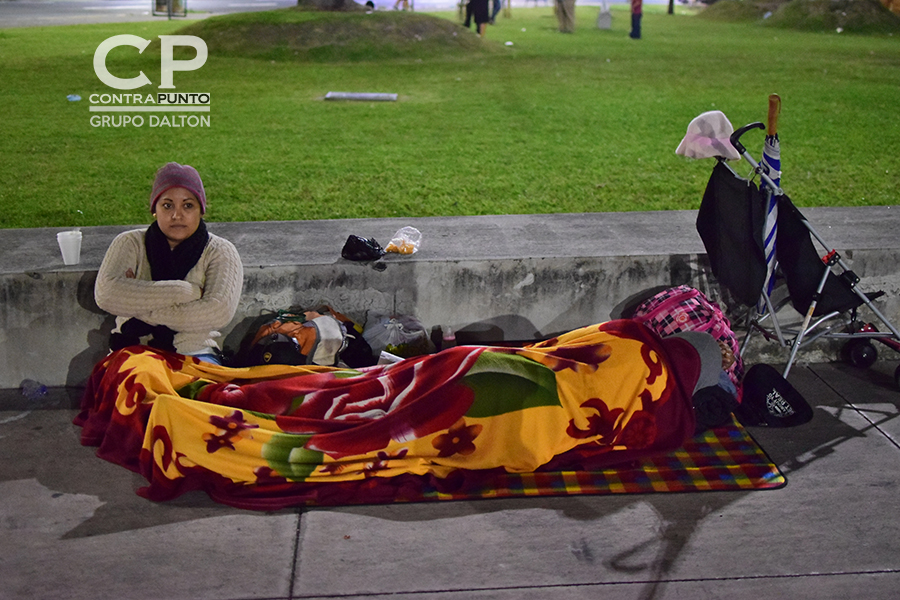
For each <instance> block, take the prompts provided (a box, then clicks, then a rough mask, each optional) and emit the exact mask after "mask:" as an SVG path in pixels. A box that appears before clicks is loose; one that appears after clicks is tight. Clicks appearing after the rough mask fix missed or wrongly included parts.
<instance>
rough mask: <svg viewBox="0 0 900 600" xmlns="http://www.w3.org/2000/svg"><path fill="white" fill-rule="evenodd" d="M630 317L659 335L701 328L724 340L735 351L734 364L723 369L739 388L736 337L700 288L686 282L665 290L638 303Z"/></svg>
mask: <svg viewBox="0 0 900 600" xmlns="http://www.w3.org/2000/svg"><path fill="white" fill-rule="evenodd" d="M632 318H633V319H634V320H635V321H640V322H641V323H643V324H644V325H646V326H647V327H649V328H650V329H652V330H653V331H655V332H656V333H658V334H659V335H661V336H662V337H666V336H669V335H672V334H675V333H679V332H682V331H703V332H706V333H709V334H710V335H712V336H713V337H714V338H716V340H718V341H720V342H724V343H725V344H727V345H728V347H729V348H731V351H732V352H733V353H734V363H733V364H732V365H731V366H730V367H729V368H728V369H726V371H725V372H726V373H728V377H729V378H730V379H731V381H732V383H734V385H735V387H737V389H738V390H740V389H741V380H743V378H744V363H743V361H742V360H741V355H740V346H738V341H737V336H735V335H734V331H732V329H731V322H729V320H728V318H727V317H726V316H725V314H724V313H723V312H722V309H720V308H719V306H718V305H717V304H716V303H715V302H712V301H710V300H709V299H708V298H707V297H706V296H704V295H703V292H701V291H700V290H696V289H694V288H692V287H688V286H686V285H679V286H676V287H672V288H668V289H665V290H663V291H661V292H659V293H658V294H656V295H655V296H652V297H651V298H648V299H647V300H644V301H643V302H642V303H641V304H639V305H638V307H637V308H636V309H635V311H634V315H632Z"/></svg>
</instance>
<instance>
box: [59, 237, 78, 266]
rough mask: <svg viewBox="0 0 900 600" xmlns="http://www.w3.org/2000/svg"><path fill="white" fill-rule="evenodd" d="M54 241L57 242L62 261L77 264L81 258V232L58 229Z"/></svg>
mask: <svg viewBox="0 0 900 600" xmlns="http://www.w3.org/2000/svg"><path fill="white" fill-rule="evenodd" d="M56 241H57V242H59V250H60V251H61V252H62V257H63V263H64V264H67V265H77V264H78V262H79V261H80V260H81V232H80V231H60V232H59V233H57V234H56Z"/></svg>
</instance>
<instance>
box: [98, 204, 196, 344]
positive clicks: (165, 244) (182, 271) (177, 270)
mask: <svg viewBox="0 0 900 600" xmlns="http://www.w3.org/2000/svg"><path fill="white" fill-rule="evenodd" d="M208 242H209V232H208V231H207V230H206V223H205V222H204V221H203V219H201V220H200V225H199V226H198V227H197V231H195V232H194V233H193V235H191V237H189V238H187V239H186V240H184V241H182V242H181V243H180V244H178V245H177V246H175V248H170V247H169V240H168V238H166V236H165V234H163V232H162V230H161V229H160V228H159V224H158V223H157V222H156V221H154V222H153V224H152V225H150V227H149V228H147V233H146V234H145V235H144V246H145V247H146V248H147V261H148V262H149V263H150V276H151V278H152V279H153V281H167V280H177V279H184V278H185V277H187V274H188V273H189V272H190V270H191V269H193V268H194V265H196V264H197V261H199V260H200V255H201V254H203V250H204V249H205V248H206V244H207V243H208ZM145 335H150V336H152V339H151V340H150V342H149V344H150V346H152V347H153V348H157V349H159V350H170V351H174V350H175V344H174V340H175V332H174V331H172V330H171V329H169V328H168V327H166V326H165V325H155V326H154V325H150V324H148V323H145V322H144V321H141V320H140V319H136V318H131V319H128V320H127V321H125V323H123V324H122V327H121V333H113V334H112V335H110V337H109V346H110V348H111V349H112V350H119V349H121V348H126V347H128V346H135V345H138V344H140V343H141V342H140V338H141V337H143V336H145Z"/></svg>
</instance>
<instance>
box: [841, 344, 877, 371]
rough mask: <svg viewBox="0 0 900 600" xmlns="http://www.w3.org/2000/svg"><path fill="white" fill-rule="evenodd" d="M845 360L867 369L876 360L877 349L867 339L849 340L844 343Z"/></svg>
mask: <svg viewBox="0 0 900 600" xmlns="http://www.w3.org/2000/svg"><path fill="white" fill-rule="evenodd" d="M844 358H845V360H846V361H847V362H848V363H850V364H851V365H853V366H854V367H859V368H861V369H868V368H869V367H871V366H872V365H874V364H875V361H876V360H878V350H876V349H875V346H873V345H872V343H871V342H869V341H868V340H851V341H849V342H847V344H846V345H844Z"/></svg>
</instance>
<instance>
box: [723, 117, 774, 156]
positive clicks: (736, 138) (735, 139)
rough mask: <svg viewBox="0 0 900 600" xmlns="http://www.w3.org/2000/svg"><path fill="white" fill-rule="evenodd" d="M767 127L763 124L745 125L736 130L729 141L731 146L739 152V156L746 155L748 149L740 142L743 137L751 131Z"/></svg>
mask: <svg viewBox="0 0 900 600" xmlns="http://www.w3.org/2000/svg"><path fill="white" fill-rule="evenodd" d="M765 128H766V126H765V125H763V124H762V123H750V124H749V125H744V126H743V127H741V128H740V129H737V130H735V132H734V133H732V134H731V137H729V138H728V139H729V141H731V145H732V146H734V149H735V150H737V151H738V153H739V154H744V152H746V151H747V148H745V147H744V145H743V144H742V143H741V142H740V139H741V136H742V135H744V134H745V133H747V132H748V131H750V130H751V129H765Z"/></svg>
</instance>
